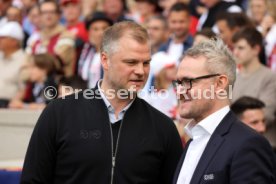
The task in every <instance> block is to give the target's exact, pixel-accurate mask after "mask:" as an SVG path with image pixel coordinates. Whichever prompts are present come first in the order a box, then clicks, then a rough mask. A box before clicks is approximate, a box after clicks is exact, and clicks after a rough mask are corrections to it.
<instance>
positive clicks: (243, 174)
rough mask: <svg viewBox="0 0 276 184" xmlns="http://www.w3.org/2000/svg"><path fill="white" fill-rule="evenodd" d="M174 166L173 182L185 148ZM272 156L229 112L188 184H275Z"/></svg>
mask: <svg viewBox="0 0 276 184" xmlns="http://www.w3.org/2000/svg"><path fill="white" fill-rule="evenodd" d="M189 143H190V142H188V144H187V146H186V147H185V149H184V153H183V154H182V157H181V159H180V161H179V163H178V166H177V169H176V172H175V176H174V181H173V183H174V184H175V183H177V179H178V176H179V173H180V170H181V167H182V164H183V161H184V158H185V155H186V152H187V149H188V146H189ZM275 167H276V166H275V157H274V154H273V151H272V148H271V146H270V145H269V143H268V141H267V140H266V139H265V138H264V137H263V136H261V135H259V134H258V133H257V132H255V131H254V130H252V129H251V128H249V127H247V126H246V125H244V124H243V123H242V122H240V121H239V120H238V119H237V118H236V116H235V115H234V113H233V112H231V111H230V112H229V113H228V114H227V115H226V116H225V117H224V119H223V120H222V122H221V123H220V124H219V125H218V127H217V128H216V130H215V131H214V133H213V134H212V136H211V138H210V140H209V142H208V143H207V146H206V148H205V150H204V152H203V154H202V156H201V158H200V160H199V162H198V165H197V167H196V169H195V171H194V174H193V176H192V179H191V182H190V183H191V184H199V183H200V184H201V183H214V184H215V183H218V184H227V183H231V184H249V183H256V184H270V183H271V184H272V183H273V184H275V183H276V180H275Z"/></svg>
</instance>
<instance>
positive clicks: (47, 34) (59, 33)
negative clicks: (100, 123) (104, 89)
mask: <svg viewBox="0 0 276 184" xmlns="http://www.w3.org/2000/svg"><path fill="white" fill-rule="evenodd" d="M120 21H135V22H137V23H139V24H141V25H143V26H145V28H146V29H147V30H148V33H149V36H150V39H151V48H152V61H151V71H150V76H149V79H148V82H147V84H146V86H145V91H146V92H145V93H144V95H143V98H144V99H145V100H147V101H148V102H149V103H150V104H151V105H153V106H154V107H156V108H157V109H159V110H160V111H162V112H163V113H164V114H166V115H167V116H169V117H171V118H172V119H174V120H178V122H179V126H178V127H179V129H180V130H179V131H180V132H183V131H182V130H181V127H183V126H182V124H183V123H184V124H185V122H186V120H183V119H180V118H179V117H178V113H177V100H176V92H175V88H174V87H173V85H172V81H173V80H175V75H176V69H177V67H178V64H179V62H180V61H181V58H182V56H183V54H185V51H186V50H187V49H189V48H190V47H191V46H192V45H194V44H197V43H199V42H201V41H203V40H206V39H210V38H215V37H217V36H218V37H221V38H222V39H223V41H224V42H225V44H226V45H227V46H228V47H229V48H230V49H231V50H232V51H233V54H234V56H235V57H236V60H237V71H238V75H237V81H236V83H235V86H234V89H233V100H232V101H233V102H236V101H238V100H240V98H244V97H246V98H245V99H243V100H241V101H239V102H240V103H238V105H237V104H236V106H234V107H236V109H237V106H238V110H236V109H233V110H234V111H237V112H239V114H238V115H239V116H240V117H241V118H244V117H243V115H242V113H243V112H244V111H245V109H243V110H240V109H239V108H241V107H244V106H243V103H245V104H248V103H249V102H248V101H250V100H252V99H251V98H247V97H248V96H249V97H252V98H254V99H253V100H259V101H260V103H259V104H261V105H259V106H257V107H256V108H255V106H254V105H251V106H253V107H252V108H251V106H250V105H249V107H248V108H249V109H264V111H262V113H261V114H262V116H258V117H256V119H254V118H252V117H253V115H249V117H250V118H251V120H250V121H249V124H252V125H254V126H255V127H261V128H260V130H259V131H260V133H265V134H266V136H267V137H268V139H269V140H270V142H271V143H272V145H273V146H274V147H276V119H275V113H276V82H275V81H276V73H275V72H276V1H275V0H56V1H53V0H52V1H47V0H45V1H43V0H0V107H5V108H17V109H18V108H24V109H43V108H44V107H45V105H46V104H47V103H48V102H49V101H50V100H51V99H52V98H47V96H45V89H47V88H48V87H49V86H51V87H55V89H57V91H51V93H54V94H52V95H53V96H54V97H58V96H63V95H66V93H67V91H66V90H63V88H62V87H63V86H71V87H72V88H73V89H86V88H92V87H94V86H95V84H96V83H97V81H98V80H99V79H101V77H102V76H103V70H102V68H101V61H100V46H101V39H102V35H103V32H104V30H105V29H107V28H108V27H109V26H111V25H113V24H114V23H116V22H120ZM125 54H127V53H125ZM152 89H154V90H152ZM160 93H161V94H163V93H166V95H167V96H168V98H165V99H160V98H159V97H160V96H161V95H160ZM253 114H254V115H255V114H256V113H253ZM258 118H259V119H258ZM260 118H261V119H260ZM252 119H253V120H252ZM244 121H246V120H244ZM254 126H253V128H254ZM257 129H258V128H257Z"/></svg>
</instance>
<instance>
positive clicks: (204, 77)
mask: <svg viewBox="0 0 276 184" xmlns="http://www.w3.org/2000/svg"><path fill="white" fill-rule="evenodd" d="M220 75H221V74H219V73H215V74H209V75H202V76H199V77H196V78H183V79H181V80H174V81H173V86H174V87H178V86H181V87H184V88H185V89H186V90H190V89H192V88H193V85H192V84H193V81H196V80H200V79H208V78H211V77H216V76H220ZM184 82H185V83H187V82H189V84H190V87H189V88H186V85H185V83H184Z"/></svg>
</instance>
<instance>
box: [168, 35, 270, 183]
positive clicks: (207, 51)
mask: <svg viewBox="0 0 276 184" xmlns="http://www.w3.org/2000/svg"><path fill="white" fill-rule="evenodd" d="M235 76H236V64H235V60H234V58H233V56H232V55H231V53H230V51H229V49H228V48H227V46H225V45H224V44H223V41H222V40H220V39H217V40H208V41H203V42H201V43H199V44H197V45H195V46H193V47H192V48H191V49H189V50H188V51H187V52H186V55H185V56H184V58H183V60H182V61H181V63H180V66H179V69H178V71H177V79H178V80H177V81H176V87H177V94H178V95H179V97H180V101H179V114H180V116H181V117H182V118H186V119H193V120H192V121H191V122H189V123H188V124H187V125H186V127H185V130H186V132H187V134H188V135H189V136H190V137H191V141H189V142H188V144H187V146H186V148H185V151H184V153H183V155H182V158H181V159H180V162H179V165H178V168H177V170H176V174H175V178H174V182H173V183H174V184H198V183H205V182H206V183H209V182H210V183H223V184H228V183H229V184H236V183H266V184H273V183H275V175H274V174H275V173H274V172H275V158H274V154H273V151H272V148H271V146H270V145H269V143H268V141H267V140H266V139H265V138H264V137H262V136H261V135H259V134H258V133H257V132H255V131H254V130H252V129H250V128H249V127H248V126H246V125H244V124H243V123H241V122H240V121H239V120H238V118H237V117H236V116H235V115H234V113H233V112H231V111H230V108H229V104H230V100H229V98H230V97H231V87H232V86H233V84H234V82H235Z"/></svg>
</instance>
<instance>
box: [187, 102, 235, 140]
mask: <svg viewBox="0 0 276 184" xmlns="http://www.w3.org/2000/svg"><path fill="white" fill-rule="evenodd" d="M229 111H230V107H229V106H225V107H223V108H221V109H219V110H218V111H216V112H214V113H213V114H211V115H209V116H208V117H206V118H205V119H203V120H202V121H200V122H199V123H196V122H195V121H194V120H191V121H190V122H189V123H188V124H187V125H186V126H185V132H186V133H187V134H188V135H189V137H191V138H197V137H200V136H203V135H209V136H211V135H212V134H213V133H214V131H215V129H216V128H217V126H218V125H219V123H220V122H221V121H222V119H223V118H224V117H225V116H226V114H227V113H228V112H229Z"/></svg>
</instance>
